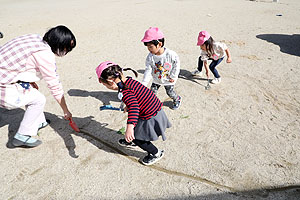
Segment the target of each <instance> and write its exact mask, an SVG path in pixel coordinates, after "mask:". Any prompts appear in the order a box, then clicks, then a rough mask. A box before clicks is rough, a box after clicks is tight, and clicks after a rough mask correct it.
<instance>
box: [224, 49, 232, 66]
mask: <svg viewBox="0 0 300 200" xmlns="http://www.w3.org/2000/svg"><path fill="white" fill-rule="evenodd" d="M225 53H226V55H227V60H226V62H227V63H231V62H232V60H231V55H230V51H229V49H228V48H227V49H226V50H225Z"/></svg>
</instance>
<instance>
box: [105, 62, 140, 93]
mask: <svg viewBox="0 0 300 200" xmlns="http://www.w3.org/2000/svg"><path fill="white" fill-rule="evenodd" d="M127 70H131V71H132V72H133V73H134V75H135V77H138V73H137V72H136V71H135V70H133V69H131V68H124V69H122V68H121V67H120V66H119V65H112V66H109V67H108V68H106V69H104V70H103V71H102V73H101V77H100V80H101V82H104V83H108V81H107V79H108V78H119V79H120V80H121V82H122V84H123V85H124V89H127V88H128V87H127V85H125V83H123V81H122V76H121V73H122V71H127Z"/></svg>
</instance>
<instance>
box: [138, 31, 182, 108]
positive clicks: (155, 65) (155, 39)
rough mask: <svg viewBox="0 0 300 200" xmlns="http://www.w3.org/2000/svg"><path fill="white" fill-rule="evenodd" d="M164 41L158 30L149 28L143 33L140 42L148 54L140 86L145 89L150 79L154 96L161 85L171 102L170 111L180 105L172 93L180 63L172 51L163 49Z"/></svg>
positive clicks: (178, 98) (179, 99) (179, 98)
mask: <svg viewBox="0 0 300 200" xmlns="http://www.w3.org/2000/svg"><path fill="white" fill-rule="evenodd" d="M164 41H165V39H164V35H163V33H162V32H161V31H160V30H159V29H158V28H152V27H150V28H149V29H148V30H147V31H146V32H145V35H144V38H143V39H142V42H144V45H145V46H147V48H148V50H149V52H150V53H149V54H148V56H147V58H146V69H145V73H144V78H143V81H142V84H143V85H145V86H146V87H147V85H148V82H149V81H150V79H151V77H152V78H153V82H152V85H151V91H152V92H153V93H154V94H156V93H157V90H158V89H159V87H160V86H161V85H163V86H164V87H165V89H166V92H167V95H168V96H169V97H171V99H172V100H173V107H172V109H173V110H175V109H178V108H179V107H180V104H181V97H180V96H179V95H177V94H176V92H175V91H174V86H175V83H176V81H177V79H178V75H179V72H180V61H179V57H178V55H177V54H176V53H175V52H174V51H172V50H169V49H167V48H165V47H164Z"/></svg>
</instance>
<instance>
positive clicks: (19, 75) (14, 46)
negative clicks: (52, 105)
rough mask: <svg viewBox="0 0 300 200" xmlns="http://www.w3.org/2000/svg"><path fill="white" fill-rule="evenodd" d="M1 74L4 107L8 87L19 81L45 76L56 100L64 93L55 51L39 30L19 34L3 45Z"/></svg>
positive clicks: (0, 82)
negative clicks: (37, 33) (22, 34)
mask: <svg viewBox="0 0 300 200" xmlns="http://www.w3.org/2000/svg"><path fill="white" fill-rule="evenodd" d="M0 77H1V79H0V94H1V95H0V105H1V106H4V107H5V96H6V93H7V92H9V90H7V89H6V88H7V87H8V86H11V85H12V84H15V83H17V82H18V81H24V82H36V81H39V80H40V79H44V80H45V81H46V83H47V85H48V88H49V89H50V91H51V93H52V95H53V96H54V98H55V99H56V100H60V99H61V98H62V96H63V93H64V92H63V89H62V85H61V83H60V81H59V77H58V75H57V73H56V64H55V55H54V53H53V52H52V51H51V48H50V46H49V45H48V44H47V43H45V42H44V41H43V40H42V38H41V37H40V36H39V35H36V34H28V35H24V36H20V37H17V38H15V39H13V40H11V41H9V42H7V43H6V44H4V45H3V46H1V47H0ZM9 88H10V87H9Z"/></svg>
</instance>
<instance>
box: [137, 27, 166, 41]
mask: <svg viewBox="0 0 300 200" xmlns="http://www.w3.org/2000/svg"><path fill="white" fill-rule="evenodd" d="M162 38H164V34H163V32H161V30H159V28H157V27H150V28H149V29H148V30H147V31H146V32H145V35H144V38H143V39H142V40H141V41H142V42H150V41H152V40H158V39H162Z"/></svg>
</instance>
